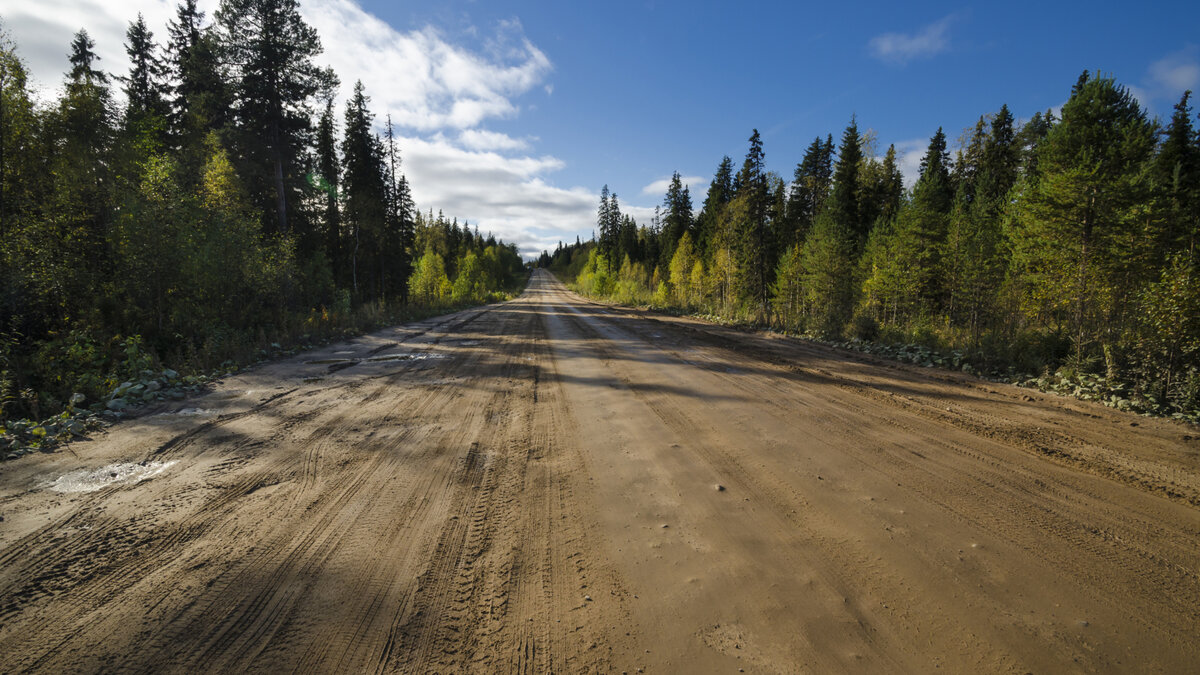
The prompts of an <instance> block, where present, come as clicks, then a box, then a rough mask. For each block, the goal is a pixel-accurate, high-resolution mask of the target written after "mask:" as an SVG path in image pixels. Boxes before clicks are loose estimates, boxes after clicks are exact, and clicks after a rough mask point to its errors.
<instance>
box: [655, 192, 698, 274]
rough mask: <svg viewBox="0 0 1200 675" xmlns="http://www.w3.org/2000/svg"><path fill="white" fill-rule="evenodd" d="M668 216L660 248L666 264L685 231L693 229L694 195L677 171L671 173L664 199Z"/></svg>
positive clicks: (662, 260) (664, 224) (662, 262)
mask: <svg viewBox="0 0 1200 675" xmlns="http://www.w3.org/2000/svg"><path fill="white" fill-rule="evenodd" d="M663 208H664V210H665V211H666V216H665V217H664V218H663V228H662V233H661V235H660V242H659V249H660V254H659V255H660V256H661V264H662V265H663V266H665V265H666V264H667V263H668V262H669V261H670V259H671V256H672V255H674V253H675V245H676V243H677V242H678V241H679V238H680V237H682V236H683V235H684V233H687V232H690V231H691V229H692V197H691V194H690V193H689V192H688V189H687V187H686V186H685V185H683V182H682V180H681V179H680V177H679V172H678V171H676V172H674V173H673V174H672V175H671V184H670V185H669V186H668V187H667V195H666V197H665V198H664V199H663Z"/></svg>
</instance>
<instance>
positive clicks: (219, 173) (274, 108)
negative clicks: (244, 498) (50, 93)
mask: <svg viewBox="0 0 1200 675" xmlns="http://www.w3.org/2000/svg"><path fill="white" fill-rule="evenodd" d="M125 50H126V52H127V53H128V55H129V60H130V62H131V67H130V69H129V72H128V73H125V74H112V73H107V72H105V71H104V70H103V69H102V68H101V64H100V63H99V61H100V59H99V57H98V56H97V55H96V52H95V43H94V42H93V40H92V38H91V37H90V36H89V35H88V33H87V32H86V31H84V30H81V31H79V32H78V33H77V34H76V35H75V36H74V39H73V40H72V42H71V44H70V48H69V56H68V60H67V63H66V65H67V67H68V70H67V71H66V73H65V77H64V80H63V83H62V88H61V93H60V95H58V96H57V98H56V100H52V101H49V102H46V103H38V102H36V101H35V97H34V95H33V94H32V92H31V90H30V83H29V80H28V70H27V68H26V66H25V64H24V62H23V61H22V60H21V58H20V56H19V53H18V51H17V45H16V44H14V43H13V41H12V40H11V38H10V37H8V36H7V35H2V34H0V419H3V418H5V417H10V416H16V415H22V414H23V415H35V416H36V415H39V414H46V413H48V412H52V411H54V410H56V409H58V408H61V407H62V406H63V405H64V404H65V402H66V401H67V400H68V399H69V398H71V397H72V395H73V394H74V393H77V392H79V393H83V394H85V396H86V397H87V399H88V400H89V401H96V400H97V399H99V398H100V397H102V396H103V395H104V394H106V393H107V390H108V389H111V387H112V386H113V385H114V384H115V383H116V382H119V381H120V380H121V379H123V378H125V377H132V376H134V375H136V374H135V373H128V372H125V371H127V370H129V369H131V368H134V367H135V366H134V365H132V364H139V365H138V366H137V367H141V366H143V365H145V364H147V363H155V362H157V363H158V364H164V363H170V364H172V365H173V366H174V367H176V368H181V369H184V370H187V369H196V370H208V369H212V368H216V367H218V366H220V365H221V364H226V365H228V363H229V362H230V361H243V362H244V360H245V359H247V358H250V356H249V355H253V354H256V353H258V350H259V349H261V348H263V347H265V346H266V345H269V344H271V343H279V342H284V341H291V342H296V341H301V342H303V341H309V340H315V339H318V338H320V337H323V336H331V335H333V334H342V333H343V332H344V331H346V330H361V329H363V328H366V327H368V326H370V325H377V324H378V323H380V322H382V321H385V320H396V319H399V318H405V317H408V316H411V315H412V314H413V313H414V312H416V311H420V310H421V308H429V307H440V306H444V305H446V304H447V303H451V302H456V303H465V302H477V301H480V300H484V299H487V298H489V297H491V296H492V295H493V294H495V293H497V292H499V291H502V290H505V289H510V288H512V287H513V286H514V285H515V284H517V283H519V282H520V281H521V280H522V279H523V274H522V262H521V259H520V256H519V255H518V253H517V250H516V247H515V245H512V244H506V243H504V242H501V241H497V240H496V239H495V238H494V237H493V236H491V235H488V236H486V237H484V236H481V235H480V234H479V232H478V230H477V229H476V230H475V231H471V230H470V228H469V227H468V226H467V225H465V224H464V225H463V226H461V227H460V226H459V224H458V222H457V220H448V219H446V218H445V217H443V216H442V215H441V214H440V213H439V214H438V216H437V217H434V216H433V214H432V212H429V213H428V214H421V213H420V212H419V211H418V210H417V208H416V205H415V204H414V203H413V199H412V194H411V190H410V186H409V184H408V181H407V179H406V177H405V176H404V174H403V172H402V171H401V160H400V151H399V148H397V146H396V142H395V138H394V136H393V134H392V125H391V120H390V118H388V119H387V120H386V124H385V125H384V128H385V129H386V132H385V134H384V135H383V136H382V137H381V136H380V135H379V134H378V133H377V132H376V131H375V129H376V127H377V123H378V121H379V120H377V119H376V117H375V115H374V114H373V113H372V112H371V110H370V97H369V96H368V95H367V93H366V91H365V89H364V87H363V85H362V82H361V81H359V82H357V83H356V84H355V86H354V88H353V94H352V96H351V97H350V98H349V100H348V101H347V103H346V106H345V109H344V110H342V111H338V110H336V109H335V104H334V99H335V92H336V91H337V89H338V86H339V80H338V77H337V75H336V74H335V73H334V72H333V71H332V70H330V69H325V68H321V67H319V66H318V65H317V64H316V62H315V60H314V59H315V58H316V57H317V56H318V55H319V54H320V53H321V42H320V39H319V36H318V35H317V33H316V31H315V30H314V29H313V28H312V27H311V26H309V25H307V24H306V23H305V22H304V20H303V19H302V18H301V16H300V13H299V8H298V5H297V3H296V1H295V0H222V2H221V4H220V7H219V9H217V10H216V12H215V13H214V14H213V16H212V17H211V20H209V18H208V17H206V16H205V14H204V12H201V11H199V10H198V9H197V5H196V0H182V2H181V3H180V4H179V5H178V7H177V10H176V13H175V16H174V18H173V19H172V20H171V22H170V24H169V27H168V35H167V36H166V39H165V41H163V42H161V43H160V42H157V41H156V40H155V36H154V35H153V34H152V33H151V31H150V30H149V29H148V27H147V25H146V22H145V21H144V19H143V18H142V16H141V15H140V14H139V15H138V17H137V19H136V20H134V21H132V22H131V23H130V24H129V27H128V31H127V33H126V40H125Z"/></svg>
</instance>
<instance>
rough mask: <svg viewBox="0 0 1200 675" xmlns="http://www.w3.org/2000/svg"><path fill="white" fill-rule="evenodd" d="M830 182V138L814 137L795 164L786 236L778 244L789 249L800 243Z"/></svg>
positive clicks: (831, 140) (788, 204) (822, 201)
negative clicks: (802, 156) (823, 139)
mask: <svg viewBox="0 0 1200 675" xmlns="http://www.w3.org/2000/svg"><path fill="white" fill-rule="evenodd" d="M832 180H833V136H829V137H828V138H827V140H825V141H822V140H821V137H820V136H818V137H816V138H814V139H813V142H812V143H811V144H810V145H809V146H808V149H807V150H806V151H805V152H804V159H803V160H801V162H800V163H799V164H797V165H796V171H795V173H794V175H793V177H792V186H791V191H790V193H789V194H788V201H787V216H786V217H787V221H788V233H787V235H788V236H786V237H784V238H783V239H781V241H780V244H781V245H784V246H790V245H792V244H796V243H799V242H801V241H803V240H804V237H805V236H807V235H808V230H809V229H810V228H811V227H812V224H813V220H814V219H815V218H816V216H817V211H818V210H819V209H820V208H821V206H822V205H824V204H825V200H826V198H828V196H829V188H830V184H831V183H832Z"/></svg>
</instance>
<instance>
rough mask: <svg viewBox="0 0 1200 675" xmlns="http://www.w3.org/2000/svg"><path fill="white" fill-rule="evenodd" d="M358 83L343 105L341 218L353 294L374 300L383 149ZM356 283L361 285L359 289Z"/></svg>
mask: <svg viewBox="0 0 1200 675" xmlns="http://www.w3.org/2000/svg"><path fill="white" fill-rule="evenodd" d="M368 102H369V98H368V97H367V95H366V91H365V89H364V87H363V83H362V80H359V81H358V82H356V83H355V84H354V93H353V94H352V95H351V97H350V100H348V101H346V116H345V129H344V131H343V134H342V205H343V208H342V217H343V219H344V221H345V223H346V226H347V230H348V231H349V233H350V242H349V246H350V274H351V284H352V287H353V289H354V292H355V293H356V294H357V293H360V292H361V293H363V294H364V295H365V296H366V297H371V296H374V297H378V296H377V295H375V293H377V292H378V291H379V287H378V281H379V278H380V275H379V270H378V267H377V266H376V265H374V264H372V263H375V262H377V261H378V256H379V253H380V251H379V245H380V243H381V241H382V238H383V231H384V219H385V213H386V194H385V185H384V164H383V163H384V157H383V146H382V144H381V143H380V141H379V137H377V136H376V135H375V133H374V132H373V131H372V129H371V124H372V122H373V121H374V119H375V116H374V115H372V114H371V111H370V110H369V109H368V107H367V104H368ZM360 281H361V282H362V285H361V286H360Z"/></svg>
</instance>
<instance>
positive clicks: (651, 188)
mask: <svg viewBox="0 0 1200 675" xmlns="http://www.w3.org/2000/svg"><path fill="white" fill-rule="evenodd" d="M679 180H680V182H682V183H683V184H684V186H685V187H687V189H688V191H689V192H691V194H692V202H693V203H695V201H696V195H697V194H699V195H700V196H701V197H702V198H703V196H704V195H703V192H702V190H703V189H705V188H707V187H708V179H707V178H704V177H703V176H680V177H679ZM670 186H671V177H670V176H667V177H666V178H660V179H658V180H656V181H654V182H653V183H650V184H649V185H647V186H646V187H644V188H642V194H644V195H648V196H651V197H662V196H663V195H665V194H667V188H668V187H670Z"/></svg>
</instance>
